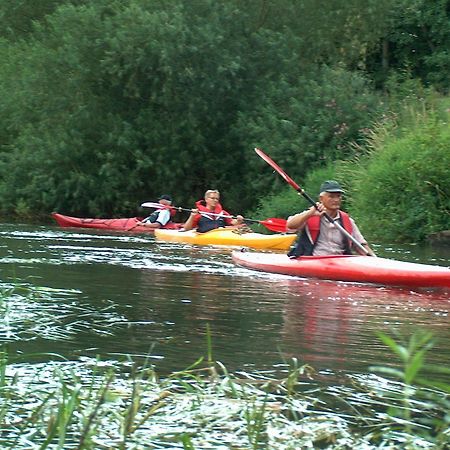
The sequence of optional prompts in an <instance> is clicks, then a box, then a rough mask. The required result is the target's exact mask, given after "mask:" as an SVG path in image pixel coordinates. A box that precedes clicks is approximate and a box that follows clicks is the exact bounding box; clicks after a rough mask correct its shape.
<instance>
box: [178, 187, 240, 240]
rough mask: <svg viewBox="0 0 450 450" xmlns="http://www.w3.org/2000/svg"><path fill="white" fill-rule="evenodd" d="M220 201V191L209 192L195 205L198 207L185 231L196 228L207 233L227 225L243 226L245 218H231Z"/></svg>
mask: <svg viewBox="0 0 450 450" xmlns="http://www.w3.org/2000/svg"><path fill="white" fill-rule="evenodd" d="M219 200H220V192H219V191H217V190H215V189H209V190H207V191H206V192H205V197H204V200H199V201H197V202H196V203H195V206H196V207H195V208H193V209H192V210H191V215H190V216H189V218H188V220H187V221H186V223H185V224H184V226H183V229H184V230H185V231H188V230H192V229H193V228H196V229H197V231H198V232H199V233H206V232H207V231H211V230H214V229H215V228H219V227H224V226H226V225H242V224H243V223H244V218H243V217H242V216H240V215H239V216H236V218H234V219H233V218H231V217H230V214H229V213H228V212H227V211H225V210H224V209H223V208H222V205H221V204H220V203H219ZM226 216H228V217H226Z"/></svg>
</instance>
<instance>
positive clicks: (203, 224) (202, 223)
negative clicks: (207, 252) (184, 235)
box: [195, 200, 229, 233]
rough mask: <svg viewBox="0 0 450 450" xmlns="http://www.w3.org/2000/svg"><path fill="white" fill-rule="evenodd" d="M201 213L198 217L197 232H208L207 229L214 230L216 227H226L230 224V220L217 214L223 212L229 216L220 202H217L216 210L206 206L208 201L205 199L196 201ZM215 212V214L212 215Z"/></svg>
mask: <svg viewBox="0 0 450 450" xmlns="http://www.w3.org/2000/svg"><path fill="white" fill-rule="evenodd" d="M195 206H196V208H197V209H198V211H199V213H202V214H201V215H200V214H199V215H198V216H197V217H198V219H197V232H198V233H206V232H207V231H211V230H214V229H216V228H220V227H224V226H226V225H227V224H228V220H227V219H225V218H224V217H221V216H216V215H215V214H222V215H225V216H228V215H229V214H228V213H227V212H226V211H225V210H224V209H223V208H222V205H221V204H220V203H217V205H216V207H215V209H214V211H211V210H210V209H209V208H207V207H206V202H205V201H204V200H199V201H198V202H196V203H195ZM212 214H214V215H212Z"/></svg>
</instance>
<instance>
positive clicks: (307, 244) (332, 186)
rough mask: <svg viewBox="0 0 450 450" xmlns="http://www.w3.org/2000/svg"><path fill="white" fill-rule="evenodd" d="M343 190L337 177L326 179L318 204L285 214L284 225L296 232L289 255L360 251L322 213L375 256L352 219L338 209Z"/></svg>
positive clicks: (340, 253) (317, 254)
mask: <svg viewBox="0 0 450 450" xmlns="http://www.w3.org/2000/svg"><path fill="white" fill-rule="evenodd" d="M343 193H344V190H343V189H342V188H341V186H340V184H339V183H338V182H337V181H334V180H328V181H325V182H323V183H322V185H321V186H320V194H319V202H318V203H317V208H315V207H314V206H312V207H311V208H309V209H307V210H306V211H303V212H301V213H298V214H295V215H293V216H290V217H288V219H287V224H286V226H287V228H288V229H289V230H290V231H296V232H298V238H297V241H296V242H295V244H294V245H293V247H292V248H291V249H290V251H289V253H288V256H290V257H291V258H296V257H298V256H302V255H305V256H311V255H314V256H324V255H351V254H352V250H356V251H357V252H358V253H361V254H363V253H362V251H361V250H360V249H358V248H357V247H356V246H354V245H353V242H352V241H351V240H350V239H348V238H347V237H346V236H345V235H344V234H343V233H342V231H341V230H339V228H338V227H336V226H335V225H334V224H333V223H331V222H330V221H328V220H327V219H326V218H325V217H324V214H325V213H327V214H328V215H329V216H330V217H331V218H332V219H333V220H335V221H336V222H339V224H340V225H341V226H342V227H343V228H344V229H345V230H346V231H347V232H348V233H349V234H350V235H352V236H353V237H354V238H355V239H356V241H358V242H359V243H360V244H361V245H362V246H363V247H364V248H365V249H366V250H367V252H368V255H370V256H375V253H374V252H373V251H372V249H371V248H370V247H369V246H368V244H367V242H366V240H365V239H364V236H363V235H362V234H361V232H360V231H359V229H358V227H357V226H356V223H355V221H354V220H353V219H352V218H351V217H350V216H349V215H348V214H347V213H345V212H344V211H341V210H340V208H341V202H342V194H343Z"/></svg>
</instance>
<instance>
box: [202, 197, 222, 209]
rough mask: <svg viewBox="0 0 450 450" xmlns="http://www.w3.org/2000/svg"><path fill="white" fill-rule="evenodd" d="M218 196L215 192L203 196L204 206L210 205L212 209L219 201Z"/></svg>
mask: <svg viewBox="0 0 450 450" xmlns="http://www.w3.org/2000/svg"><path fill="white" fill-rule="evenodd" d="M219 200H220V196H219V194H216V193H211V194H209V195H208V196H207V197H206V198H205V202H206V206H208V207H210V208H211V209H214V208H215V207H216V205H217V203H219Z"/></svg>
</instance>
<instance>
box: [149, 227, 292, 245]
mask: <svg viewBox="0 0 450 450" xmlns="http://www.w3.org/2000/svg"><path fill="white" fill-rule="evenodd" d="M238 230H239V229H237V228H235V227H225V228H217V229H215V230H211V231H208V232H206V233H197V232H196V231H194V230H189V231H178V230H162V229H158V230H155V237H156V239H158V240H161V241H166V242H179V243H184V244H191V245H215V246H227V247H234V246H239V247H249V248H255V249H260V250H263V249H264V250H287V249H288V248H289V247H290V246H291V244H292V243H293V241H294V240H295V237H296V236H295V235H293V234H261V233H242V234H240V233H239V232H238Z"/></svg>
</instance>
